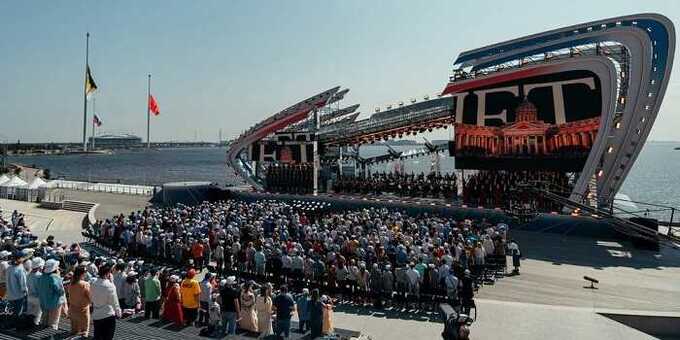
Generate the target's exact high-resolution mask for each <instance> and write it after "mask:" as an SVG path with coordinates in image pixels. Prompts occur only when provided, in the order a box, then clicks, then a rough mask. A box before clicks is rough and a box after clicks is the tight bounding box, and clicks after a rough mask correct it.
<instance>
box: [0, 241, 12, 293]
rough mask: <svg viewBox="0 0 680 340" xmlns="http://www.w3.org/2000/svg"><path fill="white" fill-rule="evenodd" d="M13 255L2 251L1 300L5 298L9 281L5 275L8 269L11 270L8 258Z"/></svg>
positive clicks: (0, 272)
mask: <svg viewBox="0 0 680 340" xmlns="http://www.w3.org/2000/svg"><path fill="white" fill-rule="evenodd" d="M10 254H11V253H10V252H8V251H7V250H3V251H0V299H4V298H5V293H6V292H7V279H6V277H5V273H6V272H7V268H9V262H8V257H9V255H10Z"/></svg>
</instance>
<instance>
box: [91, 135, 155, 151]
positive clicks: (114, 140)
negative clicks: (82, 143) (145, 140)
mask: <svg viewBox="0 0 680 340" xmlns="http://www.w3.org/2000/svg"><path fill="white" fill-rule="evenodd" d="M88 144H89V145H92V137H90V138H88ZM94 145H96V146H97V148H100V149H123V148H133V147H139V146H141V145H142V138H140V137H138V136H135V135H132V134H127V133H119V134H104V135H99V136H95V137H94Z"/></svg>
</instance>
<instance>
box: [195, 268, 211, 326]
mask: <svg viewBox="0 0 680 340" xmlns="http://www.w3.org/2000/svg"><path fill="white" fill-rule="evenodd" d="M213 278H214V274H213V273H206V274H205V276H204V277H203V281H201V295H200V299H199V305H200V308H199V310H198V323H199V324H200V325H207V324H208V321H209V319H210V304H211V303H212V301H211V298H212V290H213V286H212V281H213Z"/></svg>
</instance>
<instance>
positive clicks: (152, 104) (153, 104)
mask: <svg viewBox="0 0 680 340" xmlns="http://www.w3.org/2000/svg"><path fill="white" fill-rule="evenodd" d="M149 111H151V113H153V114H154V116H158V115H159V114H160V113H161V109H160V108H159V107H158V102H157V101H156V98H154V97H153V96H152V95H149Z"/></svg>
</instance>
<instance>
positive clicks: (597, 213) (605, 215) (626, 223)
mask: <svg viewBox="0 0 680 340" xmlns="http://www.w3.org/2000/svg"><path fill="white" fill-rule="evenodd" d="M528 188H531V189H533V191H535V193H536V194H538V195H542V196H543V197H545V198H547V199H549V200H552V201H553V202H556V203H559V204H562V205H564V206H566V207H569V208H572V209H579V210H580V211H581V212H585V213H588V214H590V215H591V216H593V217H597V218H602V219H605V220H607V221H609V222H610V223H611V224H612V226H613V228H614V230H616V231H618V232H619V233H621V234H624V235H627V236H630V237H634V238H639V239H645V240H648V241H653V242H659V241H661V242H664V243H665V244H667V245H669V246H671V247H677V246H678V242H680V239H679V238H677V237H673V236H668V235H663V234H659V233H658V232H656V231H654V230H651V229H648V228H646V227H644V226H642V225H640V224H638V223H635V222H633V221H630V220H628V219H624V218H620V217H617V216H614V215H613V214H611V213H610V212H609V211H607V210H604V209H599V208H597V207H593V206H591V205H589V204H584V203H581V202H576V201H573V200H570V199H569V198H566V197H563V196H560V195H558V194H555V193H553V192H551V191H549V190H546V189H539V188H536V187H528Z"/></svg>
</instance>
